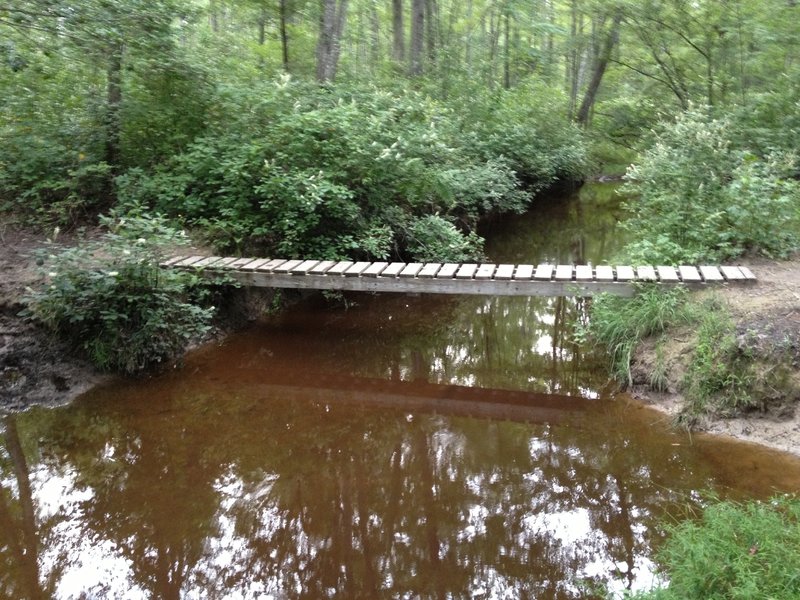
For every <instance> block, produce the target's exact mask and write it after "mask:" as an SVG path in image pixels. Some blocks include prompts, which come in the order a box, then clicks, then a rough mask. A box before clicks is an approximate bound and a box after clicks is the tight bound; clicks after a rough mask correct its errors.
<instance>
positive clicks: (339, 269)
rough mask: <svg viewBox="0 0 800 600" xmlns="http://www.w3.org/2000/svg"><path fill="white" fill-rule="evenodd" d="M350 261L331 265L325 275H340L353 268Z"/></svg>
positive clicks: (341, 261)
mask: <svg viewBox="0 0 800 600" xmlns="http://www.w3.org/2000/svg"><path fill="white" fill-rule="evenodd" d="M353 264H354V263H353V261H352V260H340V261H339V262H337V263H336V264H335V265H333V266H332V267H331V268H330V269H328V271H327V272H326V273H325V274H326V275H342V274H343V273H344V272H345V271H347V269H349V268H350V267H352V266H353Z"/></svg>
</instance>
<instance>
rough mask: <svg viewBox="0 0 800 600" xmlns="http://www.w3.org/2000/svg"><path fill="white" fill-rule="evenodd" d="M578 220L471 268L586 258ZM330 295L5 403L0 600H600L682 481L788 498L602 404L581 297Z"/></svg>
mask: <svg viewBox="0 0 800 600" xmlns="http://www.w3.org/2000/svg"><path fill="white" fill-rule="evenodd" d="M600 201H601V200H598V199H597V198H595V199H592V198H589V199H585V202H588V203H591V202H600ZM585 208H586V207H585V206H584V208H583V209H580V210H579V209H576V208H575V206H574V201H573V202H572V203H567V204H566V205H565V207H564V206H561V205H554V206H552V207H550V208H548V207H543V209H542V210H543V212H544V214H548V213H547V211H548V210H553V211H556V212H558V211H561V212H563V213H564V214H561V215H560V216H559V215H556V216H552V215H551V216H548V218H551V217H552V218H553V219H556V218H557V219H561V220H562V221H560V222H562V223H563V227H559V228H557V229H554V228H553V225H552V221H551V224H550V226H549V227H550V230H551V231H549V232H545V231H543V229H542V228H543V226H542V225H541V224H540V223H539V222H538V221H535V220H534V222H531V223H528V222H527V221H526V220H527V219H530V216H523V217H520V219H519V220H518V222H515V223H511V224H510V225H508V224H507V225H506V226H505V227H507V229H505V230H499V229H497V231H495V233H494V234H493V235H494V238H493V239H495V240H500V242H502V244H501V245H500V246H498V247H495V248H494V249H493V250H492V251H493V252H495V256H496V259H497V260H498V261H508V262H511V261H514V260H516V259H515V258H514V257H513V256H511V255H513V254H515V253H516V252H518V250H517V248H518V247H520V248H521V247H523V246H524V245H525V244H527V245H528V252H532V251H531V250H530V247H531V245H534V246H536V247H537V248H538V247H539V246H538V245H540V244H541V245H542V247H541V248H539V249H538V250H536V252H541V253H544V254H540V255H537V256H544V255H545V254H547V252H552V253H553V254H552V256H554V257H555V258H553V260H554V262H555V261H560V262H563V261H564V260H568V257H567V258H563V257H562V254H561V253H562V252H567V253H570V252H575V251H578V250H579V251H580V252H581V253H583V256H584V257H585V258H587V259H588V260H594V259H595V258H596V257H597V256H602V254H595V253H596V252H605V251H607V250H608V247H609V244H612V243H613V239H614V238H613V235H612V233H610V232H613V229H609V227H611V226H612V225H613V218H611V217H608V216H607V215H606V216H601V217H597V218H596V219H593V220H592V221H591V222H588V223H587V219H586V218H585V215H586V212H587V211H586V210H585ZM582 211H583V212H582ZM604 214H605V213H604ZM582 215H584V216H582ZM563 232H567V233H566V234H563ZM587 232H588V233H587ZM562 234H563V239H562ZM546 235H549V238H546ZM543 239H544V240H545V241H542V240H543ZM548 239H549V241H547V240H548ZM576 239H577V240H578V242H579V243H576ZM601 240H605V241H602V244H601ZM500 242H498V243H500ZM603 245H604V247H603V249H602V250H601V249H600V246H603ZM576 249H577V250H576ZM503 252H506V254H503ZM556 255H558V256H556ZM537 256H534V255H528V256H527V257H525V258H523V260H537ZM350 300H351V301H352V302H354V305H353V306H351V308H349V309H348V310H343V309H340V308H331V307H329V306H327V305H325V304H324V303H322V302H321V301H319V300H314V299H312V300H309V301H307V302H305V303H303V304H301V305H299V306H297V307H295V308H293V309H292V310H291V311H289V312H287V313H284V314H282V315H280V316H278V317H275V318H273V319H272V320H269V321H267V322H265V323H262V324H260V325H258V326H256V327H254V328H252V329H251V330H249V331H247V332H244V333H242V334H238V335H235V336H232V337H231V338H230V339H228V340H226V342H225V344H224V345H223V346H221V347H219V348H206V349H204V350H202V351H200V352H197V353H195V354H194V355H193V356H191V357H190V358H189V359H188V361H187V364H186V367H185V369H184V370H182V371H181V372H177V373H173V374H169V375H166V376H162V377H160V378H157V379H155V380H152V381H149V382H129V383H119V384H115V385H114V386H113V387H109V388H107V389H98V390H95V391H93V392H92V393H90V394H88V395H86V396H85V397H83V398H82V399H81V400H80V401H78V402H76V403H75V404H74V405H73V406H70V407H65V408H61V409H57V410H50V411H46V410H35V411H31V412H29V413H26V414H23V415H19V416H9V417H5V418H4V420H3V422H2V439H0V442H1V445H0V487H1V488H2V489H0V597H8V598H81V597H86V598H122V597H124V598H265V597H266V598H298V599H299V598H437V599H438V598H592V597H603V593H602V591H601V588H602V587H603V586H606V585H607V586H608V587H610V588H611V589H614V590H622V589H634V588H636V587H642V586H649V584H650V583H651V579H652V569H653V565H652V563H651V556H652V552H653V546H654V544H656V543H657V541H658V539H659V535H660V534H659V530H658V527H657V526H656V522H657V520H658V518H660V517H662V516H663V514H664V513H665V511H670V510H672V509H674V508H675V507H676V506H678V505H680V506H684V505H685V504H687V503H689V504H691V505H696V504H697V503H698V502H699V498H698V491H699V490H705V489H712V490H715V491H716V492H717V493H719V494H721V495H723V496H731V497H736V498H739V497H766V496H768V495H769V494H770V493H772V492H773V491H774V490H795V489H798V487H800V464H798V461H794V460H790V459H788V458H786V457H780V456H778V455H776V454H774V453H770V452H767V451H765V450H762V449H758V448H753V447H750V446H743V445H737V444H729V443H722V442H719V441H708V440H706V439H704V438H699V439H698V438H695V439H693V440H690V439H688V438H686V437H683V436H680V435H678V434H676V433H672V432H670V431H669V430H667V429H666V428H665V427H664V424H663V423H661V422H660V421H661V420H662V417H661V416H660V415H657V414H655V413H651V412H649V411H647V410H644V409H642V408H640V407H638V406H637V405H635V404H631V403H629V402H628V401H626V399H625V397H624V396H621V397H616V398H615V397H614V396H613V395H612V394H611V393H610V391H609V386H608V382H607V381H606V379H605V377H604V376H603V370H602V369H601V368H599V366H600V364H601V362H602V361H603V360H604V357H602V356H596V355H594V354H593V353H592V352H591V350H589V349H586V348H582V347H581V346H580V345H578V344H576V343H575V342H574V340H573V336H572V330H573V327H574V325H575V323H576V322H579V321H580V320H581V319H585V318H586V308H587V307H586V306H585V303H584V302H583V301H581V300H577V299H547V298H531V299H527V298H499V299H487V298H478V297H472V298H456V297H410V296H385V297H375V296H366V295H362V296H352V297H350Z"/></svg>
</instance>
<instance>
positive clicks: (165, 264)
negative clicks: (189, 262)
mask: <svg viewBox="0 0 800 600" xmlns="http://www.w3.org/2000/svg"><path fill="white" fill-rule="evenodd" d="M186 258H187V257H186V256H185V255H183V254H181V255H180V256H173V257H172V258H168V259H167V260H164V261H162V262H161V263H159V266H160V267H171V266H173V265H176V264H178V263H179V262H181V261H182V260H184V259H186Z"/></svg>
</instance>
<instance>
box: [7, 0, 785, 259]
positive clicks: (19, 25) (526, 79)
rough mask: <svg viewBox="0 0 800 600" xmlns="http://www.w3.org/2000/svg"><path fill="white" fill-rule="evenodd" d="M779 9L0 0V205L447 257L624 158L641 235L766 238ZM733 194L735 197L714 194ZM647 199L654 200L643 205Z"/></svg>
mask: <svg viewBox="0 0 800 600" xmlns="http://www.w3.org/2000/svg"><path fill="white" fill-rule="evenodd" d="M799 11H800V9H799V8H798V7H797V6H796V3H795V2H793V1H791V0H770V1H768V2H755V1H754V0H734V1H730V2H710V1H709V2H705V1H704V2H687V1H683V0H666V1H654V0H653V1H646V2H639V1H632V0H631V1H620V0H592V1H588V0H583V1H579V0H569V1H567V0H564V1H556V0H530V1H528V2H519V1H518V0H502V1H489V0H409V2H403V0H392V1H391V2H388V1H387V2H382V1H379V0H321V1H320V2H319V3H315V2H308V1H305V0H277V1H276V0H238V1H234V0H229V1H225V0H209V1H208V2H201V1H192V0H156V1H146V2H145V1H143V0H76V1H73V2H63V1H54V0H33V1H30V0H25V1H22V0H12V1H11V2H7V3H5V4H4V6H3V7H2V8H0V32H2V40H3V41H2V44H0V89H2V90H3V94H2V100H0V209H2V210H3V211H4V212H5V213H6V214H11V215H13V218H14V219H15V220H18V221H20V222H23V223H26V224H35V225H37V226H40V227H50V228H51V227H53V226H59V227H61V228H65V227H74V226H76V225H79V224H85V223H86V222H91V221H92V219H93V218H94V217H95V215H97V214H100V213H105V212H107V211H108V210H110V209H114V210H116V211H119V212H121V213H127V212H131V211H134V212H135V211H139V212H141V211H143V210H144V211H154V212H158V213H161V214H163V215H165V216H167V217H169V218H170V219H171V220H172V221H173V222H174V223H178V224H180V226H183V227H187V228H189V229H190V230H192V231H193V232H195V234H196V235H200V236H202V238H203V239H205V240H206V241H208V242H210V243H211V244H213V245H214V246H216V247H217V248H218V249H219V250H220V251H229V252H231V251H236V252H248V251H249V252H265V253H268V254H276V255H282V256H290V255H291V256H300V255H302V256H309V257H315V258H316V257H318V258H343V257H351V258H360V257H363V258H385V257H389V256H394V257H405V258H413V259H420V260H426V259H433V258H438V259H446V260H464V259H467V258H475V257H478V256H480V254H481V250H482V240H481V238H480V237H479V236H478V234H477V225H478V223H479V221H480V220H481V219H482V218H483V217H485V216H487V215H490V214H495V213H503V212H509V211H521V210H524V209H525V208H526V207H528V206H529V205H530V203H531V202H532V201H533V199H534V196H535V195H536V194H537V193H538V192H539V191H541V190H542V189H545V188H547V187H549V186H552V185H553V184H555V183H557V182H565V181H572V182H576V181H582V180H584V179H586V178H587V177H593V176H599V175H606V176H608V175H621V174H622V173H624V172H625V170H626V167H627V165H629V164H630V163H637V165H636V166H635V167H631V169H630V170H629V172H628V177H629V180H630V184H631V185H632V186H634V187H635V188H636V191H637V193H639V194H640V195H641V198H642V201H641V203H640V204H639V205H637V206H636V207H633V212H634V213H637V212H638V214H637V215H636V216H638V217H639V219H638V221H639V222H640V223H641V222H643V223H645V226H644V227H645V229H647V228H648V227H649V229H648V230H647V231H646V235H644V236H643V238H642V244H640V246H639V247H638V251H639V254H643V255H645V256H646V255H647V254H648V253H649V254H651V255H652V254H653V253H654V252H655V253H660V252H666V253H667V254H668V255H669V257H670V258H672V259H677V258H684V257H686V258H690V259H697V258H700V257H702V256H703V254H708V253H712V254H713V253H716V254H717V255H719V257H724V256H725V255H728V256H732V255H736V254H737V253H740V252H742V251H745V250H748V249H750V248H754V247H755V248H758V249H765V250H766V251H768V252H772V253H775V252H777V253H780V252H782V251H784V249H785V247H786V244H787V243H789V240H786V239H783V238H784V237H787V236H790V232H789V231H788V230H787V232H786V234H785V235H784V234H781V236H783V237H782V238H781V239H779V240H773V239H772V235H773V234H774V232H775V231H776V229H777V228H776V227H775V226H776V225H780V223H781V222H782V221H785V220H786V219H789V218H790V217H793V215H790V213H791V212H792V211H791V210H790V209H789V208H788V207H787V206H786V204H787V203H786V198H787V195H788V196H791V195H792V194H793V193H794V192H795V190H794V189H790V188H792V187H793V183H792V182H793V181H794V180H795V179H796V176H797V172H798V171H797V165H796V163H795V160H794V159H795V156H794V151H795V149H796V148H797V147H798V141H800V140H798V136H800V133H799V132H800V122H799V121H800V111H799V110H798V106H799V105H798V102H799V101H800V85H798V80H799V79H798V77H799V75H800V63H799V62H798V58H799V53H800V31H798V28H797V25H796V23H797V21H798V12H799ZM690 139H691V140H692V141H693V142H696V143H692V144H686V143H685V142H686V141H687V140H690ZM700 164H702V165H704V167H705V168H704V169H697V168H696V167H697V166H698V165H700ZM688 166H691V167H692V168H691V169H687V168H685V167H688ZM701 171H702V172H701ZM732 195H736V196H737V197H738V196H747V201H746V202H738V201H737V204H741V206H737V207H736V208H735V210H732V209H730V207H729V206H728V205H729V203H730V196H732ZM653 209H655V210H657V211H659V212H660V213H664V212H666V211H668V210H669V211H671V213H672V218H673V220H672V221H670V222H667V223H662V222H661V221H658V222H657V223H650V225H647V223H648V218H652V212H653ZM648 215H649V216H648ZM750 217H756V218H755V221H754V222H753V223H751V224H749V225H748V230H747V231H743V230H741V229H742V226H741V223H742V220H743V219H745V220H746V219H748V218H750ZM687 218H690V219H696V218H700V219H701V220H702V221H703V222H702V226H699V227H698V228H697V231H696V232H695V233H693V234H689V233H685V232H684V233H682V232H681V231H676V229H682V224H683V223H684V222H685V221H686V219H687ZM776 219H777V221H776ZM654 228H655V229H658V234H657V235H652V233H653V230H654ZM779 237H780V236H779ZM695 238H696V239H695ZM656 240H658V243H657V244H656ZM654 244H656V245H658V246H659V249H657V250H653V248H652V246H653V245H654ZM789 245H791V244H789ZM712 249H713V252H712ZM687 255H688V256H687ZM712 258H713V257H712Z"/></svg>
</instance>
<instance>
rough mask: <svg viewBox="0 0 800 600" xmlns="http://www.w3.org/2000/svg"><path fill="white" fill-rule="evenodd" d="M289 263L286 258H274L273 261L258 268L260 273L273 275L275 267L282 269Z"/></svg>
mask: <svg viewBox="0 0 800 600" xmlns="http://www.w3.org/2000/svg"><path fill="white" fill-rule="evenodd" d="M286 262H288V261H287V260H286V259H285V258H273V259H272V260H270V261H268V262H266V263H264V264H263V265H260V266H258V267H256V269H255V270H256V271H258V272H259V273H271V272H272V270H273V269H274V268H275V267H280V266H281V265H282V264H284V263H286Z"/></svg>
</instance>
